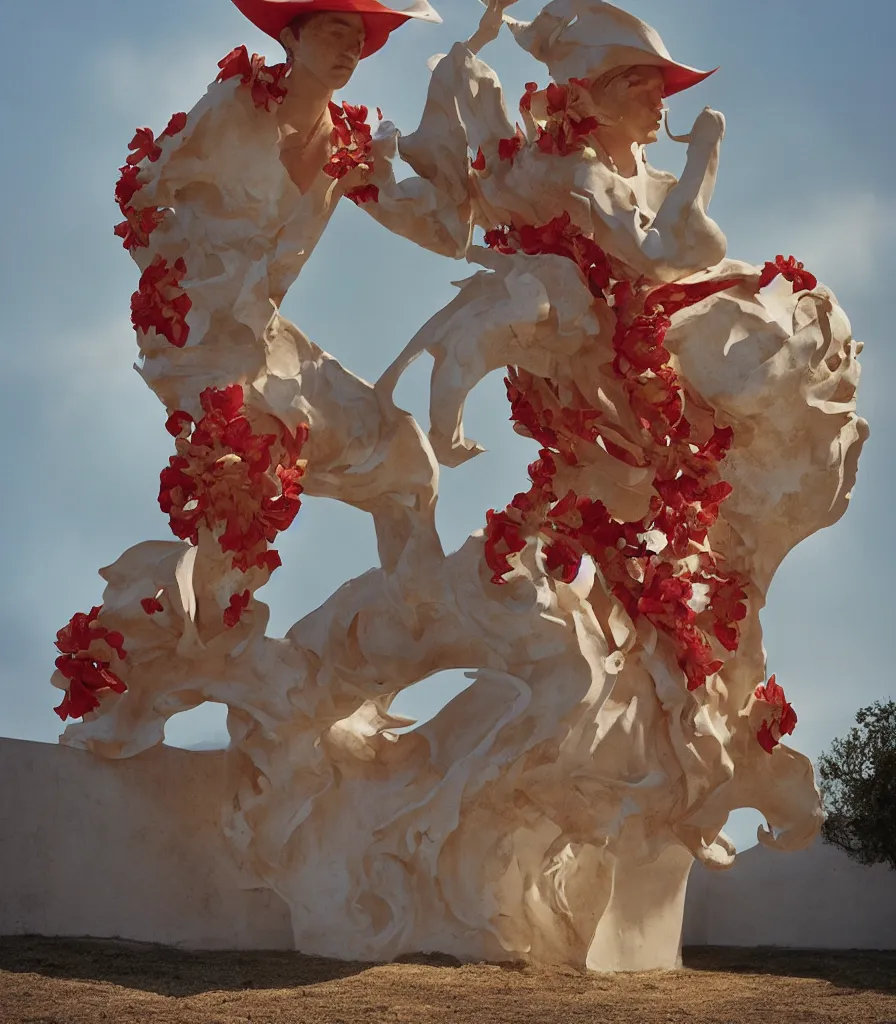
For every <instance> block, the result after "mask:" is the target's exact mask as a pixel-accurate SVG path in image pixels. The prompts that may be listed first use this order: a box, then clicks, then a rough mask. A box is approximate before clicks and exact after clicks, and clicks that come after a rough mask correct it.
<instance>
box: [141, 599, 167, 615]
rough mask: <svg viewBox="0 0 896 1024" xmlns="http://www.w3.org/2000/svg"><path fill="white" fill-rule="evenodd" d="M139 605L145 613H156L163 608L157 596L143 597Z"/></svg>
mask: <svg viewBox="0 0 896 1024" xmlns="http://www.w3.org/2000/svg"><path fill="white" fill-rule="evenodd" d="M140 607H141V608H142V609H143V610H144V611H145V612H146V614H147V615H157V614H158V613H159V612H163V611H164V610H165V606H164V605H163V604H162V602H161V601H160V600H159V599H158V598H157V597H144V598H143V600H142V601H141V602H140Z"/></svg>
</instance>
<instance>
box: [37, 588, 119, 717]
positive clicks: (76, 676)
mask: <svg viewBox="0 0 896 1024" xmlns="http://www.w3.org/2000/svg"><path fill="white" fill-rule="evenodd" d="M101 611H102V606H100V607H97V608H93V609H91V611H90V612H89V613H88V614H84V613H83V612H78V614H76V615H74V616H73V617H72V619H71V621H70V622H69V623H68V625H66V626H64V627H63V628H62V629H60V630H59V632H58V633H57V634H56V647H57V649H58V650H59V651H60V657H58V658H57V659H56V668H57V669H58V670H59V672H60V673H61V674H62V675H63V676H64V677H65V679H66V680H67V681H68V687H67V690H66V694H65V697H64V699H63V701H62V703H61V704H60V705H59V707H57V708H56V709H55V711H56V714H57V715H59V717H60V718H61V719H62V720H63V722H64V721H65V720H66V719H67V718H83V717H84V715H86V714H89V713H90V712H91V711H95V710H96V709H97V708H98V707H99V706H100V701H99V698H98V697H97V694H98V693H102V692H103V691H112V692H114V693H124V692H125V691H126V690H127V686H126V685H125V683H124V682H123V681H122V680H121V679H120V678H119V677H118V676H117V675H116V674H115V673H114V672H112V671H111V669H110V665H111V660H110V658H111V657H113V656H114V657H115V658H117V659H118V660H120V661H124V659H125V658H127V652H126V651H125V649H124V637H123V636H122V635H121V633H119V632H118V631H117V630H109V629H106V628H105V626H101V625H100V624H99V622H98V619H99V616H100V612H101ZM98 645H99V646H98Z"/></svg>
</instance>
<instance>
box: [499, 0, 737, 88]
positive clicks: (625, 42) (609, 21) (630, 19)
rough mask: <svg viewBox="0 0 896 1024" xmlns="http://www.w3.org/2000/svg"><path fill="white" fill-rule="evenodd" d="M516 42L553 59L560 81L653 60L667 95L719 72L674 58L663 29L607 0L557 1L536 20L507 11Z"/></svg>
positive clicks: (555, 76)
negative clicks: (661, 34) (659, 30)
mask: <svg viewBox="0 0 896 1024" xmlns="http://www.w3.org/2000/svg"><path fill="white" fill-rule="evenodd" d="M504 20H505V21H506V22H507V23H508V25H509V26H510V30H511V32H513V35H514V37H515V38H516V41H517V42H518V43H519V44H520V46H522V47H523V49H524V50H528V51H529V53H531V54H532V56H533V57H535V58H536V59H537V60H540V61H541V62H542V63H543V64H547V66H548V70H549V71H550V73H551V78H553V79H554V81H555V82H568V81H569V80H570V79H572V78H588V79H591V80H592V81H593V80H594V79H597V78H600V76H601V75H603V74H606V72H608V71H612V70H614V69H615V68H622V67H632V66H634V65H638V64H649V65H651V66H653V67H658V68H659V69H660V70H661V71H662V72H663V77H664V78H665V80H666V90H665V95H666V96H672V95H673V94H674V93H677V92H682V90H684V89H690V88H691V86H692V85H697V84H698V83H699V82H702V81H703V80H704V79H705V78H709V76H710V75H711V74H714V71H718V68H715V69H714V71H698V70H697V69H696V68H692V67H688V65H687V64H679V63H678V62H677V61H674V60H672V58H671V56H670V55H669V51H668V50H667V49H666V47H665V46H664V45H663V41H662V39H660V37H659V35H658V34H657V32H656V31H655V30H654V29H652V28H651V27H650V26H649V25H647V24H645V23H644V22H643V21H641V20H640V19H639V18H636V17H635V16H634V15H633V14H629V13H628V12H627V11H622V10H620V9H619V8H618V7H614V6H613V5H612V4H608V3H604V2H603V0H552V2H551V3H549V4H547V6H546V7H545V8H544V9H543V10H542V12H541V13H540V14H539V15H538V16H537V17H536V18H535V20H534V21H531V22H522V21H516V20H515V19H513V18H508V17H507V16H506V15H505V19H504Z"/></svg>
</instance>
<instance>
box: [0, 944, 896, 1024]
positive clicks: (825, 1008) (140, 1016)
mask: <svg viewBox="0 0 896 1024" xmlns="http://www.w3.org/2000/svg"><path fill="white" fill-rule="evenodd" d="M685 965H686V966H685V969H684V970H682V971H678V972H672V973H661V972H653V973H648V974H626V975H583V974H579V973H576V972H574V971H569V970H562V969H544V968H535V967H526V966H522V965H501V966H495V965H490V964H467V965H463V966H461V965H460V964H458V963H457V962H456V961H453V960H452V959H451V958H448V957H440V956H421V957H412V958H407V959H405V960H403V961H401V962H397V963H394V964H385V965H376V966H372V965H368V964H360V963H342V962H338V961H332V960H323V959H320V958H318V957H306V956H300V955H298V954H294V953H188V952H182V951H179V950H173V949H166V948H160V947H155V946H143V945H138V944H134V943H122V942H100V941H93V940H62V939H41V938H0V1021H3V1022H4V1024H6V1022H10V1024H12V1022H15V1024H95V1022H109V1024H149V1022H152V1024H232V1022H249V1021H251V1022H252V1024H287V1022H289V1024H436V1022H438V1024H474V1022H475V1024H575V1022H582V1024H585V1022H588V1024H597V1022H600V1024H603V1022H613V1024H616V1022H618V1024H659V1022H661V1024H684V1022H687V1024H754V1022H763V1024H797V1022H799V1024H806V1022H815V1021H818V1022H821V1021H824V1022H828V1021H831V1022H843V1021H848V1022H850V1024H853V1022H855V1024H885V1022H886V1024H896V953H864V952H861V953H860V952H856V953H825V952H815V953H813V952H806V953H802V952H793V951H789V950H735V949H699V950H698V949H692V950H689V951H687V952H686V954H685Z"/></svg>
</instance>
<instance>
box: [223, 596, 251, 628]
mask: <svg viewBox="0 0 896 1024" xmlns="http://www.w3.org/2000/svg"><path fill="white" fill-rule="evenodd" d="M251 598H252V595H251V593H250V592H249V591H248V590H244V591H243V592H242V594H234V595H233V596H232V597H231V598H230V606H229V607H228V608H226V609H225V611H224V625H225V626H226V627H227V628H228V629H233V628H234V627H235V626H237V625H239V621H240V619H241V618H242V616H243V612H244V611H245V610H246V609H247V608H248V607H249V601H250V600H251Z"/></svg>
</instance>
